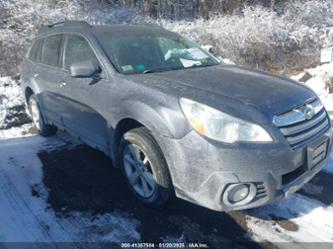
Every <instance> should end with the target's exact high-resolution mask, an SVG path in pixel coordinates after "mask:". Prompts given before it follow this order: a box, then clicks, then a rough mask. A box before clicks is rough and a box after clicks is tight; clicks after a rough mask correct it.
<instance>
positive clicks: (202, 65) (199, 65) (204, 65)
mask: <svg viewBox="0 0 333 249" xmlns="http://www.w3.org/2000/svg"><path fill="white" fill-rule="evenodd" d="M216 65H218V64H194V65H192V66H190V67H188V68H194V67H211V66H216Z"/></svg>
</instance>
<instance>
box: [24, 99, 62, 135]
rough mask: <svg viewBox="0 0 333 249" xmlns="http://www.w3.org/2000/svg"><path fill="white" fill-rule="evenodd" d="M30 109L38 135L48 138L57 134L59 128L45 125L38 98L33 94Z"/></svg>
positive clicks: (29, 103)
mask: <svg viewBox="0 0 333 249" xmlns="http://www.w3.org/2000/svg"><path fill="white" fill-rule="evenodd" d="M28 107H29V112H30V115H31V119H32V122H33V124H34V126H35V128H36V129H37V132H38V134H40V135H42V136H45V137H47V136H53V135H54V134H56V133H57V127H55V126H53V125H47V124H46V123H45V121H44V118H43V115H42V113H41V111H40V107H39V104H38V101H37V98H36V96H35V95H33V94H32V95H31V96H30V98H29V101H28Z"/></svg>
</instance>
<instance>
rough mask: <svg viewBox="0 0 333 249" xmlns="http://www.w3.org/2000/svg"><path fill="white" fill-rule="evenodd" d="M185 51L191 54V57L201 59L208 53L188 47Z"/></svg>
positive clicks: (205, 57)
mask: <svg viewBox="0 0 333 249" xmlns="http://www.w3.org/2000/svg"><path fill="white" fill-rule="evenodd" d="M187 51H188V52H189V53H190V54H191V55H192V57H193V58H195V59H196V60H203V59H207V58H208V55H206V54H205V53H204V52H202V51H201V50H200V49H198V48H189V49H187Z"/></svg>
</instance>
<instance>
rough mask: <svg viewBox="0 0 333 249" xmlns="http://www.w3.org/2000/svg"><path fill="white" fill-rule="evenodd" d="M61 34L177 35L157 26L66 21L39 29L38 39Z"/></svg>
mask: <svg viewBox="0 0 333 249" xmlns="http://www.w3.org/2000/svg"><path fill="white" fill-rule="evenodd" d="M61 32H79V33H87V32H91V33H93V34H94V35H96V36H100V35H103V34H108V35H112V36H127V35H130V36H136V35H137V36H144V35H176V34H175V33H173V32H170V31H168V30H166V29H164V28H162V27H161V26H158V25H155V24H145V23H143V24H111V25H110V24H108V25H90V24H88V23H86V22H82V21H65V22H59V23H55V24H50V25H44V26H42V27H41V28H40V29H39V32H38V34H37V37H41V36H46V35H50V34H53V33H61Z"/></svg>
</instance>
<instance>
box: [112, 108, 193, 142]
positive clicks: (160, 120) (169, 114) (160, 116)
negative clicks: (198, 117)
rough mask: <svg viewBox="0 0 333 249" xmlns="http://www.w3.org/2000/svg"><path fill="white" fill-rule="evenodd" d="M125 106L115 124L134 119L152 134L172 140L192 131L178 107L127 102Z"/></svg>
mask: <svg viewBox="0 0 333 249" xmlns="http://www.w3.org/2000/svg"><path fill="white" fill-rule="evenodd" d="M125 106H126V108H125V110H123V111H122V113H121V115H119V116H118V118H117V124H118V123H119V122H120V121H121V120H123V119H126V118H130V119H134V120H136V121H137V122H139V123H141V124H142V125H144V126H145V127H146V128H147V129H149V130H150V131H152V132H153V133H157V134H159V135H161V136H165V137H169V138H174V139H178V138H182V137H183V136H185V135H186V134H187V133H189V132H190V131H191V129H192V128H191V126H190V124H189V123H188V122H187V120H186V118H185V116H184V115H183V113H182V111H181V110H180V107H178V106H174V107H168V106H167V107H166V105H164V104H163V105H159V104H156V103H155V105H154V106H150V105H148V104H145V103H142V102H136V101H127V103H126V104H125ZM177 108H178V109H177Z"/></svg>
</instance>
